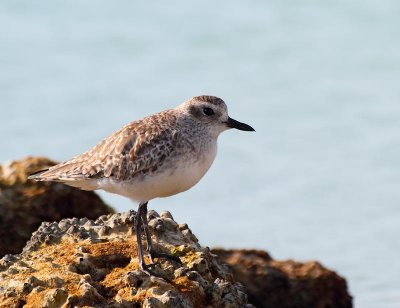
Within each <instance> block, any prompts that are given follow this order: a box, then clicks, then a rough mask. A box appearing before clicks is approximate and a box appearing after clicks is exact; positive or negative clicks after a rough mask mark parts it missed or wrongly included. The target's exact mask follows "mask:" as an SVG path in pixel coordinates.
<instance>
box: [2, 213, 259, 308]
mask: <svg viewBox="0 0 400 308" xmlns="http://www.w3.org/2000/svg"><path fill="white" fill-rule="evenodd" d="M134 216H135V212H134V211H130V212H127V213H121V214H113V215H112V214H109V215H107V216H105V215H104V216H101V217H99V218H98V219H97V220H95V221H93V220H87V219H76V218H72V219H63V220H61V221H60V222H58V223H56V222H53V223H48V222H44V223H42V225H41V226H40V227H39V229H38V230H37V231H36V232H35V233H34V234H33V235H32V238H31V240H30V241H29V242H28V244H27V245H26V247H25V248H24V250H23V252H22V253H21V254H19V255H14V256H11V255H7V256H5V257H3V258H2V259H1V260H0V290H1V291H0V306H1V307H12V306H18V305H19V306H22V305H26V307H75V306H76V307H82V306H88V307H152V308H153V307H185V308H186V307H252V306H251V305H248V304H247V295H246V294H245V293H244V290H243V287H242V285H241V284H239V283H235V282H233V280H232V275H231V273H230V271H229V269H228V268H227V267H226V266H223V265H221V264H219V263H218V262H217V259H216V256H215V255H213V254H212V253H211V252H210V250H209V249H208V248H203V247H201V246H200V245H199V243H198V242H197V239H195V237H194V236H193V234H192V232H191V231H190V229H189V227H188V226H187V225H186V226H185V228H184V229H183V231H185V232H183V231H182V230H180V228H179V224H177V223H176V222H175V221H173V219H172V216H171V215H170V214H166V213H165V212H164V213H163V215H162V216H160V215H158V214H157V213H156V212H154V211H152V212H150V213H149V215H148V218H149V220H150V221H149V225H150V231H151V233H152V238H153V241H154V244H155V247H156V249H158V250H159V251H161V252H164V253H169V254H174V255H175V256H178V257H179V258H180V260H181V262H182V264H178V263H176V262H172V261H167V260H164V259H156V263H155V265H154V267H152V270H153V271H155V272H156V273H158V275H160V276H162V277H163V278H161V277H156V276H148V275H147V274H145V273H143V272H142V271H140V270H139V269H138V258H137V243H136V235H135V233H134V232H133V228H132V226H133V223H134ZM160 226H162V227H160ZM104 230H108V231H107V232H104ZM147 262H149V260H148V259H147Z"/></svg>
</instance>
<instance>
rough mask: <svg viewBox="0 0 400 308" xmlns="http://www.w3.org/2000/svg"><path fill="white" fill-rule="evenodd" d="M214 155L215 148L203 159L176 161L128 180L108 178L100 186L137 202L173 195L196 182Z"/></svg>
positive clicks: (207, 167)
mask: <svg viewBox="0 0 400 308" xmlns="http://www.w3.org/2000/svg"><path fill="white" fill-rule="evenodd" d="M215 155H216V149H215V151H211V152H210V153H209V155H207V156H205V157H203V159H200V160H193V161H190V160H189V161H187V162H186V163H177V164H176V166H175V167H173V168H166V169H164V170H162V171H158V172H155V173H152V174H148V175H146V176H144V177H141V178H136V179H134V180H132V181H129V182H123V183H121V182H118V183H117V182H112V180H109V181H108V182H107V183H103V185H101V186H102V187H101V188H102V189H104V190H106V191H108V192H112V193H116V194H119V195H123V196H126V197H128V198H130V199H132V200H135V201H139V202H140V201H149V200H151V199H154V198H161V197H168V196H171V195H175V194H178V193H180V192H183V191H185V190H188V189H189V188H191V187H192V186H194V185H195V184H197V183H198V182H199V181H200V179H201V178H202V177H203V176H204V174H205V173H206V172H207V170H208V169H209V168H210V166H211V164H212V162H213V161H214V158H215Z"/></svg>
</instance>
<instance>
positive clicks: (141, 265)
mask: <svg viewBox="0 0 400 308" xmlns="http://www.w3.org/2000/svg"><path fill="white" fill-rule="evenodd" d="M151 267H154V264H146V263H139V269H140V271H142V272H143V273H145V274H146V275H147V276H153V277H157V278H162V279H164V280H165V281H166V282H171V280H170V279H169V278H167V277H165V276H162V275H160V274H158V273H156V272H155V271H154V270H152V269H150V268H151Z"/></svg>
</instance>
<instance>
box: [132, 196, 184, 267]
mask: <svg viewBox="0 0 400 308" xmlns="http://www.w3.org/2000/svg"><path fill="white" fill-rule="evenodd" d="M139 208H140V205H139ZM140 213H141V215H142V217H141V221H142V224H143V228H144V233H145V234H146V241H147V249H146V251H147V252H148V253H149V256H150V261H151V262H152V263H153V264H154V258H164V259H169V260H172V261H175V262H178V263H179V264H181V265H182V262H181V260H180V259H179V258H178V257H175V256H173V255H170V254H167V253H163V252H157V251H156V250H155V249H154V246H153V243H152V241H151V234H150V229H149V224H148V221H147V202H146V203H144V204H143V206H142V211H141V212H140Z"/></svg>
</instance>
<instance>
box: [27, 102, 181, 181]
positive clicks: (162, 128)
mask: <svg viewBox="0 0 400 308" xmlns="http://www.w3.org/2000/svg"><path fill="white" fill-rule="evenodd" d="M178 135H179V129H178V123H177V117H176V115H175V114H174V113H173V112H172V110H167V111H163V112H160V113H157V114H155V115H152V116H149V117H145V118H143V119H141V120H138V121H135V122H131V123H129V124H128V125H126V126H124V127H123V128H121V129H120V130H118V131H116V132H115V133H114V134H112V135H111V136H109V137H108V138H106V139H104V140H102V141H101V142H99V143H98V144H97V145H96V146H95V147H93V148H92V149H91V150H89V151H87V152H85V153H83V154H81V155H78V156H76V157H74V158H73V159H71V160H68V161H66V162H63V163H61V164H58V165H56V166H53V167H51V168H49V170H47V171H44V172H42V173H39V174H36V175H33V176H32V178H33V179H35V180H44V181H49V180H50V181H61V182H64V181H71V180H82V179H85V178H100V177H106V178H108V177H112V178H114V179H115V180H119V181H127V180H130V179H132V178H134V177H136V176H137V175H138V174H142V173H146V172H155V171H156V169H157V168H158V167H159V166H161V165H162V163H163V161H164V160H165V159H166V158H167V157H168V156H170V154H171V152H172V151H173V150H174V147H175V145H176V141H177V138H178Z"/></svg>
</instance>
